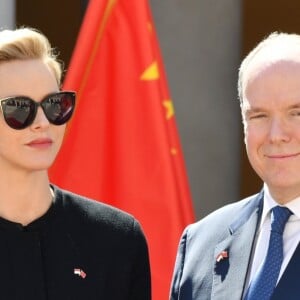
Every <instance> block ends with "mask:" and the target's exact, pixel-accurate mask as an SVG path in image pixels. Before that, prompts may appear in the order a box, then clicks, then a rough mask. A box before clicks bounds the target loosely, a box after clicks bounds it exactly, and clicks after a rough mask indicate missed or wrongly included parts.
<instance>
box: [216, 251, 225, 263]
mask: <svg viewBox="0 0 300 300" xmlns="http://www.w3.org/2000/svg"><path fill="white" fill-rule="evenodd" d="M224 258H228V251H226V250H224V251H222V252H221V253H219V254H218V256H217V262H220V261H221V260H223V259H224Z"/></svg>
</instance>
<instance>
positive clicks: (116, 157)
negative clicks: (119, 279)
mask: <svg viewBox="0 0 300 300" xmlns="http://www.w3.org/2000/svg"><path fill="white" fill-rule="evenodd" d="M64 89H71V90H75V91H77V94H78V100H77V107H76V111H75V115H74V118H73V119H72V121H71V123H70V124H69V125H68V129H67V132H66V137H65V142H64V145H63V147H62V149H61V151H60V153H59V156H58V157H57V160H56V163H55V164H54V166H53V167H52V168H51V170H50V178H51V180H52V182H54V183H56V184H58V185H59V186H61V187H63V188H66V189H69V190H72V191H74V192H76V193H79V194H82V195H86V196H88V197H91V198H94V199H97V200H101V201H104V202H107V203H109V204H111V205H114V206H116V207H119V208H121V209H123V210H125V211H127V212H129V213H131V214H133V215H134V216H135V217H136V218H137V219H138V220H139V221H140V222H141V224H142V226H143V229H144V231H145V234H146V237H147V240H148V244H149V250H150V262H151V272H152V286H153V299H156V300H162V299H167V298H168V294H169V287H170V281H171V277H172V272H173V264H174V261H175V255H176V250H177V245H178V242H179V238H180V235H181V233H182V230H183V228H184V227H185V226H186V225H187V224H188V223H191V222H193V221H194V216H193V211H192V204H191V197H190V193H189V189H188V184H187V178H186V173H185V168H184V164H183V156H182V151H181V148H180V145H179V141H178V136H177V131H176V125H175V120H174V109H173V105H172V101H171V99H170V96H169V93H168V88H167V83H166V78H165V74H164V70H163V65H162V61H161V57H160V53H159V48H158V43H157V38H156V35H155V32H154V28H153V23H152V17H151V14H150V10H149V6H148V3H147V1H146V0H132V1H128V0H91V1H90V3H89V6H88V9H87V11H86V15H85V18H84V21H83V24H82V28H81V30H80V33H79V37H78V40H77V44H76V47H75V51H74V53H73V57H72V59H71V63H70V67H69V70H68V72H67V75H66V79H65V82H64Z"/></svg>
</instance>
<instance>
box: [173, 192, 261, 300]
mask: <svg viewBox="0 0 300 300" xmlns="http://www.w3.org/2000/svg"><path fill="white" fill-rule="evenodd" d="M261 208H262V197H261V195H255V196H252V197H249V198H247V199H244V200H242V201H240V202H237V203H234V204H230V205H228V206H225V207H223V208H221V209H219V210H217V211H215V212H213V213H212V214H210V215H209V216H207V217H206V218H204V219H203V220H201V221H200V222H198V223H195V224H192V225H190V226H188V227H187V229H186V230H185V232H184V234H183V236H182V238H181V241H180V245H179V250H178V254H177V259H176V265H175V272H174V276H173V283H172V288H171V299H172V300H175V299H176V300H178V299H180V300H210V299H211V300H227V299H228V300H240V299H241V297H242V294H243V289H244V283H245V279H246V274H247V269H248V262H249V258H250V255H251V249H252V244H253V239H254V237H255V232H256V227H257V224H258V220H259V215H260V211H261ZM223 251H225V252H224V253H227V255H223V259H222V258H221V259H220V261H219V262H217V258H218V257H219V254H220V253H222V252H223ZM226 256H228V257H226Z"/></svg>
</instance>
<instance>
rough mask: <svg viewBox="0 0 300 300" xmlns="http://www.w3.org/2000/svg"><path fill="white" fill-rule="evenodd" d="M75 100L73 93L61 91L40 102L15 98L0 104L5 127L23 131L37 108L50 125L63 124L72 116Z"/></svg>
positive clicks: (19, 97)
mask: <svg viewBox="0 0 300 300" xmlns="http://www.w3.org/2000/svg"><path fill="white" fill-rule="evenodd" d="M75 98H76V94H75V92H71V91H63V92H58V93H52V94H49V95H47V96H46V97H44V98H43V99H42V101H40V102H36V101H34V100H32V99H31V98H29V97H26V96H16V97H7V98H3V99H0V104H1V110H2V113H3V116H4V119H5V122H6V123H7V125H8V126H9V127H11V128H13V129H24V128H26V127H28V126H30V125H31V124H32V123H33V121H34V119H35V117H36V114H37V110H38V107H39V106H41V107H42V109H43V111H44V114H45V116H46V118H47V119H48V121H49V122H50V123H51V124H54V125H62V124H65V123H66V122H68V121H69V120H70V118H71V116H72V114H73V111H74V107H75Z"/></svg>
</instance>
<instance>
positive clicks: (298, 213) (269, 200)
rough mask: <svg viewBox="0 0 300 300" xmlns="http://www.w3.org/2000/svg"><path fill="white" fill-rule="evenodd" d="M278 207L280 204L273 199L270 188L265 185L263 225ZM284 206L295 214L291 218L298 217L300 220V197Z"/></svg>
mask: <svg viewBox="0 0 300 300" xmlns="http://www.w3.org/2000/svg"><path fill="white" fill-rule="evenodd" d="M277 205H280V204H278V203H277V202H276V201H275V200H274V199H273V197H272V196H271V194H270V191H269V188H268V186H267V185H266V184H264V205H263V211H262V215H261V223H260V224H261V225H262V224H263V223H264V222H265V220H266V218H268V217H269V216H270V211H271V209H272V208H273V207H275V206H277ZM282 206H285V207H287V208H288V209H289V210H290V211H291V212H292V213H293V214H294V216H291V218H292V217H296V218H297V219H300V196H299V197H297V198H295V199H293V200H291V201H289V202H288V203H286V204H285V205H282Z"/></svg>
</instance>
